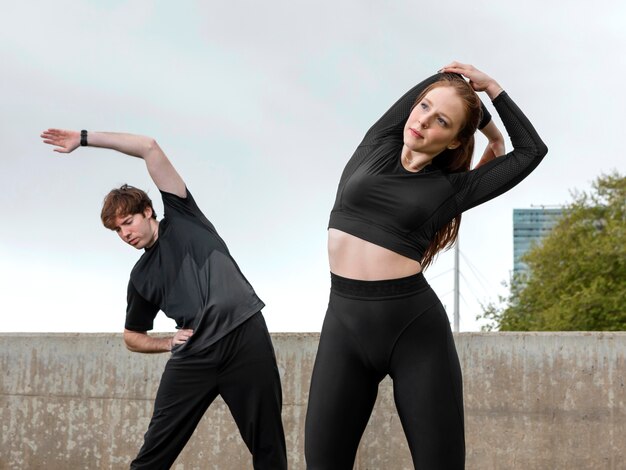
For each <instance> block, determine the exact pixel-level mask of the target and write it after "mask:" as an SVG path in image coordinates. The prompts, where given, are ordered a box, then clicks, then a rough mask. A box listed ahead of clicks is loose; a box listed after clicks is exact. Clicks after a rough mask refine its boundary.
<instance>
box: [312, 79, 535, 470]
mask: <svg viewBox="0 0 626 470" xmlns="http://www.w3.org/2000/svg"><path fill="white" fill-rule="evenodd" d="M439 78H440V75H435V76H433V77H430V78H428V79H426V80H425V81H423V82H421V83H419V84H418V85H416V86H415V87H414V88H412V89H411V90H409V92H407V93H406V94H405V95H404V96H403V97H402V98H400V100H398V101H397V102H396V103H395V104H394V105H393V106H392V107H391V109H389V111H387V112H386V113H385V114H384V115H383V116H382V118H381V119H380V120H378V122H376V124H374V126H373V127H372V128H371V129H370V130H369V131H368V132H367V134H366V135H365V137H364V139H363V141H362V142H361V144H360V145H359V146H358V147H357V149H356V151H355V153H354V155H353V156H352V158H351V159H350V161H349V162H348V163H347V165H346V168H345V170H344V172H343V174H342V176H341V179H340V182H339V189H338V191H337V198H336V201H335V205H334V207H333V210H332V212H331V215H330V223H329V228H335V229H339V230H341V231H343V232H346V233H349V234H352V235H354V236H356V237H359V238H361V239H363V240H366V241H369V242H371V243H374V244H376V245H379V246H382V247H384V248H387V249H389V250H392V251H394V252H396V253H399V254H401V255H404V256H406V257H408V258H411V259H414V260H416V261H421V260H422V256H423V253H424V251H425V250H426V249H427V247H428V246H429V244H430V241H431V240H432V239H433V237H434V235H435V233H436V232H437V231H438V230H439V229H441V228H442V227H444V226H445V225H446V224H447V223H449V222H450V221H451V220H452V219H453V218H454V217H456V216H457V215H459V214H461V213H462V212H464V211H466V210H468V209H470V208H472V207H475V206H477V205H478V204H482V203H483V202H486V201H488V200H489V199H492V198H494V197H496V196H498V195H500V194H502V193H504V192H505V191H507V190H509V189H511V188H512V187H513V186H515V185H516V184H517V183H519V182H520V181H521V180H522V179H524V178H525V177H526V176H527V175H528V174H529V173H530V172H531V171H532V170H533V169H534V168H535V167H536V166H537V165H538V164H539V162H540V161H541V160H542V158H543V157H544V156H545V154H546V153H547V148H546V146H545V145H544V143H543V142H542V141H541V139H540V138H539V136H538V135H537V133H536V131H535V130H534V128H533V126H532V125H531V123H530V122H529V121H528V119H527V118H526V117H525V116H524V114H523V113H522V112H521V110H520V109H519V108H518V107H517V106H516V105H515V103H514V102H513V101H512V100H511V98H510V97H509V96H508V94H507V93H506V92H502V93H500V94H499V95H498V96H497V97H496V98H495V99H494V100H493V105H494V106H495V108H496V110H497V112H498V114H499V116H500V118H501V119H502V122H503V123H504V126H505V128H506V130H507V132H508V134H509V137H510V139H511V142H512V144H513V151H511V152H509V153H508V154H507V155H505V156H502V157H499V158H496V159H494V160H492V161H490V162H488V163H486V164H484V165H482V166H481V167H480V168H477V169H475V170H471V171H462V172H458V173H444V172H442V171H441V170H440V169H438V168H437V160H438V159H437V158H435V159H434V160H433V162H432V163H431V164H430V165H428V166H427V167H426V168H424V169H422V170H421V171H419V172H410V171H408V170H406V169H405V168H404V167H403V165H402V162H401V159H400V158H401V151H402V147H403V130H404V126H405V123H406V121H407V119H408V117H409V114H410V112H411V109H412V107H413V105H414V103H415V100H416V98H417V97H418V95H420V93H421V92H422V91H423V90H424V89H425V88H426V87H427V86H428V85H430V84H431V83H433V82H435V81H437V80H438V79H439ZM483 108H484V107H483ZM489 119H490V116H489V115H488V113H485V112H483V119H482V121H481V125H480V127H481V128H482V127H484V125H486V124H487V123H488V122H489ZM444 152H447V150H446V151H444ZM386 375H389V376H390V377H391V378H392V380H393V387H394V399H395V403H396V407H397V409H398V414H399V416H400V420H401V422H402V426H403V429H404V432H405V434H406V437H407V441H408V444H409V448H410V450H411V455H412V458H413V464H414V466H415V468H419V469H433V470H435V469H443V468H445V469H461V468H463V467H464V461H465V439H464V429H463V390H462V377H461V369H460V365H459V360H458V356H457V353H456V349H455V347H454V341H453V338H452V333H451V331H450V324H449V321H448V317H447V315H446V312H445V310H444V308H443V306H442V304H441V302H440V301H439V299H438V298H437V296H436V294H435V293H434V291H433V290H432V289H431V288H430V286H429V285H428V283H427V282H426V280H425V278H424V276H423V274H421V273H420V274H416V275H413V276H409V277H406V278H402V279H392V280H381V281H360V280H354V279H346V278H343V277H341V276H337V275H335V274H332V273H331V293H330V301H329V306H328V311H327V313H326V317H325V319H324V325H323V327H322V333H321V337H320V344H319V348H318V352H317V357H316V360H315V366H314V369H313V376H312V379H311V389H310V395H309V404H308V410H307V418H306V426H305V453H306V460H307V468H308V469H309V470H321V469H333V470H340V469H352V466H353V464H354V458H355V454H356V451H357V448H358V444H359V441H360V439H361V435H362V434H363V431H364V429H365V426H366V425H367V421H368V419H369V416H370V414H371V411H372V408H373V406H374V402H375V400H376V395H377V392H378V384H379V382H380V381H381V380H382V379H383V378H384V377H385V376H386Z"/></svg>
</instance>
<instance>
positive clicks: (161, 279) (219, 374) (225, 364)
mask: <svg viewBox="0 0 626 470" xmlns="http://www.w3.org/2000/svg"><path fill="white" fill-rule="evenodd" d="M161 195H162V198H163V205H164V208H165V213H164V217H163V219H162V220H161V222H160V223H159V228H158V230H159V232H158V238H157V241H156V242H155V244H154V245H153V246H152V247H151V248H147V249H146V250H145V252H144V254H143V255H142V256H141V258H140V259H139V261H138V262H137V264H136V265H135V267H134V268H133V270H132V272H131V275H130V281H129V283H128V307H127V313H126V325H125V327H126V329H128V330H132V331H138V332H145V331H147V330H151V329H152V327H153V321H154V317H155V316H156V314H157V312H158V311H159V310H162V311H163V312H165V314H166V315H167V316H168V317H170V318H172V319H174V320H175V321H176V325H177V327H178V328H191V329H193V330H194V333H193V335H192V336H191V337H190V338H189V339H188V340H187V341H186V342H185V343H183V344H181V345H177V346H175V347H174V348H173V349H172V356H171V358H170V359H169V361H168V362H167V364H166V366H165V371H164V372H163V376H162V378H161V383H160V385H159V390H158V392H157V396H156V400H155V403H154V414H153V416H152V420H151V422H150V426H149V427H148V431H147V432H146V434H145V438H144V444H143V446H142V448H141V450H140V451H139V455H138V456H137V458H136V459H135V460H134V461H133V462H132V464H131V468H133V469H139V468H149V469H161V468H163V469H167V468H170V466H171V465H172V464H173V463H174V461H175V460H176V457H177V456H178V454H179V453H180V451H181V450H182V449H183V447H184V446H185V444H186V443H187V441H188V440H189V438H190V437H191V435H192V433H193V431H194V429H195V428H196V426H197V424H198V422H199V421H200V419H201V418H202V416H203V414H204V412H205V411H206V409H207V408H208V407H209V405H210V404H211V403H212V402H213V400H214V399H215V398H216V397H217V395H221V396H222V398H223V399H224V401H225V402H226V404H227V405H228V407H229V409H230V411H231V413H232V415H233V418H234V419H235V422H236V423H237V426H238V428H239V431H240V432H241V435H242V437H243V440H244V442H245V443H246V445H247V446H248V448H249V449H250V452H252V455H253V462H254V468H255V469H283V468H284V469H286V468H287V458H286V448H285V438H284V433H283V426H282V421H281V408H282V391H281V386H280V377H279V374H278V368H277V366H276V358H275V355H274V349H273V347H272V342H271V339H270V336H269V333H268V331H267V326H266V325H265V320H264V319H263V315H262V314H261V312H260V310H261V309H262V308H263V307H264V304H263V302H262V301H261V299H259V298H258V297H257V295H256V294H255V292H254V289H253V288H252V286H251V285H250V284H249V283H248V281H247V280H246V278H245V277H244V275H243V274H242V273H241V271H240V269H239V267H238V266H237V264H236V263H235V261H234V260H233V258H232V257H231V255H230V253H229V251H228V248H227V247H226V244H225V243H224V241H223V240H222V239H221V238H220V236H219V235H218V233H217V231H216V230H215V227H214V226H213V224H211V222H209V220H208V219H207V218H206V217H205V216H204V214H202V212H201V211H200V209H199V208H198V206H197V204H196V202H195V201H194V199H193V196H192V195H191V193H190V192H189V191H188V190H187V197H186V198H181V197H178V196H176V195H174V194H170V193H166V192H161Z"/></svg>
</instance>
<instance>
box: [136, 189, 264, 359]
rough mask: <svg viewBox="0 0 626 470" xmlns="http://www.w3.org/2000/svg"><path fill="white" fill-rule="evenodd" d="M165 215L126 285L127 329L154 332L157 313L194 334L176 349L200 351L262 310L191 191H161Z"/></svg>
mask: <svg viewBox="0 0 626 470" xmlns="http://www.w3.org/2000/svg"><path fill="white" fill-rule="evenodd" d="M161 196H162V198H163V205H164V208H165V214H164V217H163V219H162V220H161V222H160V223H159V234H158V235H159V236H158V239H157V241H156V243H155V244H154V245H153V246H152V247H151V248H149V249H146V250H145V252H144V254H143V255H142V256H141V258H140V259H139V261H137V263H136V264H135V267H134V268H133V270H132V272H131V275H130V281H129V283H128V298H127V300H128V306H127V310H126V325H125V327H126V329H128V330H132V331H147V330H150V329H152V327H153V321H154V318H155V316H156V314H157V313H158V311H159V310H162V311H163V312H164V313H165V314H166V315H167V316H168V317H170V318H172V319H174V320H175V321H176V325H177V327H179V328H192V329H193V330H194V335H193V336H192V337H191V339H189V340H188V341H187V342H186V343H185V344H184V345H183V346H181V347H180V348H179V350H177V352H178V353H180V354H183V353H184V354H187V353H191V352H198V351H199V350H201V349H204V348H207V347H208V346H210V345H211V344H213V343H215V342H216V341H217V340H219V339H220V338H222V337H223V336H225V335H226V334H227V333H229V332H230V331H232V330H233V329H234V328H236V327H237V326H239V325H240V324H241V323H243V322H244V321H245V320H247V319H248V318H250V317H251V316H252V315H254V314H255V313H256V312H258V311H259V310H261V309H262V308H263V307H264V304H263V302H262V301H261V299H259V298H258V297H257V295H256V293H255V292H254V289H253V288H252V286H251V285H250V283H249V282H248V281H247V280H246V278H245V277H244V275H243V274H242V273H241V271H240V269H239V267H238V266H237V263H235V260H234V259H233V258H232V257H231V255H230V253H229V251H228V248H227V246H226V244H225V243H224V241H223V240H222V239H221V237H220V236H219V235H218V233H217V231H216V230H215V227H214V226H213V224H212V223H211V222H209V220H208V219H207V218H206V217H205V216H204V214H203V213H202V211H201V210H200V209H199V208H198V206H197V204H196V202H195V200H194V198H193V196H192V195H191V193H190V192H189V191H187V197H186V198H180V197H178V196H176V195H174V194H170V193H166V192H161Z"/></svg>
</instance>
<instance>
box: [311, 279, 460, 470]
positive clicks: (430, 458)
mask: <svg viewBox="0 0 626 470" xmlns="http://www.w3.org/2000/svg"><path fill="white" fill-rule="evenodd" d="M387 374H389V375H390V376H391V378H392V379H393V389H394V399H395V403H396V407H397V409H398V414H399V415H400V420H401V422H402V426H403V429H404V432H405V434H406V438H407V441H408V443H409V448H410V450H411V455H412V457H413V465H414V466H415V468H416V469H419V470H442V469H446V470H457V469H462V468H464V462H465V439H464V431H463V392H462V379H461V368H460V365H459V360H458V356H457V353H456V349H455V347H454V341H453V339H452V332H451V331H450V323H449V322H448V317H447V315H446V312H445V311H444V309H443V306H442V305H441V302H440V301H439V299H438V298H437V296H436V294H435V293H434V292H433V290H432V289H431V288H430V286H429V285H428V283H427V282H426V280H425V279H424V277H423V276H422V275H421V274H417V275H415V276H410V277H407V278H402V279H393V280H388V281H355V280H352V279H346V278H342V277H339V276H335V275H332V288H331V294H330V302H329V306H328V312H327V313H326V318H325V320H324V326H323V328H322V334H321V338H320V344H319V349H318V351H317V357H316V359H315V366H314V369H313V377H312V379H311V391H310V395H309V404H308V409H307V416H306V425H305V454H306V461H307V469H309V470H331V469H332V470H344V469H345V470H352V468H353V465H354V459H355V454H356V451H357V448H358V445H359V441H360V439H361V436H362V434H363V431H364V429H365V426H366V425H367V421H368V420H369V417H370V414H371V412H372V408H373V406H374V402H375V400H376V395H377V393H378V384H379V382H380V381H381V380H382V379H383V378H384V377H385V376H386V375H387Z"/></svg>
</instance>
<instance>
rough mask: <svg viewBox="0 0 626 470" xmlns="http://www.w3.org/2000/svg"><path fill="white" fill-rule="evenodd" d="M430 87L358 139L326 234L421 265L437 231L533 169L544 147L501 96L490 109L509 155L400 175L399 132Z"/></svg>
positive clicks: (402, 101)
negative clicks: (470, 166) (462, 167)
mask: <svg viewBox="0 0 626 470" xmlns="http://www.w3.org/2000/svg"><path fill="white" fill-rule="evenodd" d="M437 79H438V75H435V76H433V77H430V78H428V79H426V80H424V81H423V82H421V83H419V84H418V85H416V86H415V87H413V88H412V89H411V90H409V91H408V92H407V93H406V94H405V95H404V96H403V97H402V98H400V99H399V100H398V101H397V102H396V103H395V104H394V105H393V106H392V107H391V108H390V109H389V110H388V111H387V112H386V113H385V114H384V115H383V116H382V117H381V118H380V119H379V120H378V121H377V122H376V124H374V126H372V128H371V129H370V130H369V131H368V132H367V133H366V134H365V137H364V138H363V141H362V142H361V144H360V145H359V146H358V147H357V149H356V151H355V152H354V155H353V156H352V158H351V159H350V161H349V162H348V163H347V165H346V167H345V169H344V171H343V174H342V176H341V179H340V181H339V188H338V190H337V197H336V200H335V205H334V207H333V209H332V212H331V214H330V222H329V228H335V229H338V230H341V231H343V232H346V233H349V234H351V235H354V236H356V237H359V238H361V239H363V240H366V241H369V242H372V243H374V244H376V245H379V246H382V247H384V248H387V249H389V250H392V251H394V252H396V253H399V254H401V255H404V256H406V257H408V258H411V259H414V260H416V261H421V260H422V257H423V254H424V252H425V250H426V249H427V248H428V246H429V244H430V241H431V240H432V239H433V237H434V235H435V233H436V232H437V231H438V230H439V229H440V228H442V227H443V226H445V225H446V224H447V223H449V222H450V221H451V220H452V219H453V218H454V217H456V216H457V215H458V214H460V213H462V212H464V211H466V210H468V209H471V208H472V207H475V206H477V205H479V204H482V203H483V202H486V201H488V200H490V199H493V198H494V197H496V196H499V195H500V194H502V193H504V192H505V191H508V190H509V189H511V188H512V187H513V186H515V185H516V184H518V183H519V182H520V181H522V180H523V179H524V178H525V177H526V176H528V175H529V174H530V173H531V172H532V171H533V170H534V169H535V168H536V167H537V165H538V164H539V162H541V160H542V159H543V157H544V156H545V155H546V153H547V151H548V149H547V147H546V145H545V144H544V143H543V142H542V140H541V138H540V137H539V135H538V134H537V132H536V131H535V129H534V128H533V126H532V124H531V123H530V121H529V120H528V119H527V118H526V116H525V115H524V113H522V111H521V110H520V109H519V108H518V107H517V105H516V104H515V103H514V102H513V100H512V99H511V98H510V97H509V95H508V94H507V93H506V92H502V93H500V94H499V95H498V96H497V97H496V98H495V99H494V100H493V105H494V106H495V108H496V110H497V112H498V115H499V116H500V118H501V119H502V122H503V124H504V126H505V128H506V131H507V132H508V134H509V137H510V139H511V143H512V145H513V150H512V151H511V152H509V153H507V154H506V155H504V156H501V157H498V158H495V159H494V160H491V161H490V162H488V163H486V164H484V165H482V166H481V167H480V168H477V169H475V170H470V171H464V172H459V173H444V172H442V171H441V170H439V169H437V168H435V166H434V165H429V166H427V167H426V168H425V169H423V170H422V171H420V172H417V173H414V172H410V171H408V170H406V169H405V168H404V166H403V165H402V163H401V160H400V157H401V151H402V146H403V129H404V125H405V123H406V120H407V119H408V117H409V114H410V112H411V107H412V106H413V104H414V102H415V99H416V98H417V96H418V95H419V94H420V93H421V92H422V91H423V90H424V89H425V88H426V87H427V86H428V85H430V84H431V83H433V82H434V81H436V80H437ZM483 122H484V120H483Z"/></svg>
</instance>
